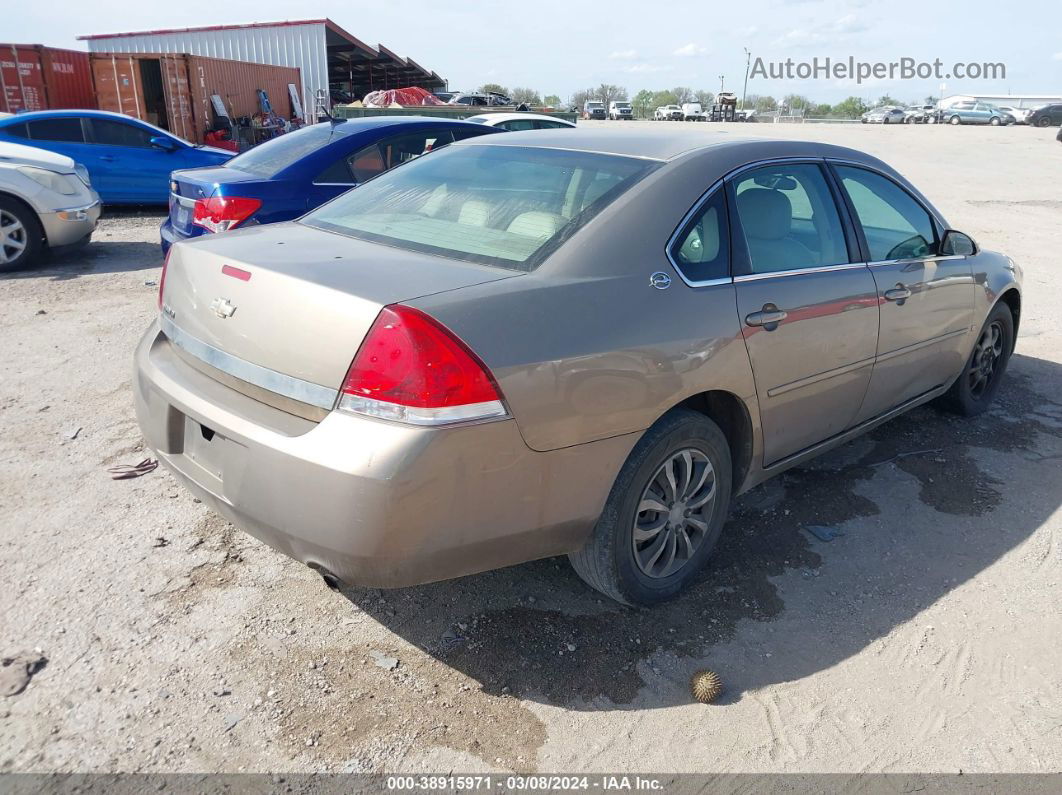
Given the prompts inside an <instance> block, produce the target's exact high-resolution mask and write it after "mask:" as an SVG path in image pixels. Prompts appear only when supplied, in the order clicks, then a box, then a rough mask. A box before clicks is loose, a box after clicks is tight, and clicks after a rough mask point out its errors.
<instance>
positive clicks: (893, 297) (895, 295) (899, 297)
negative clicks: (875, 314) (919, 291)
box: [885, 284, 911, 301]
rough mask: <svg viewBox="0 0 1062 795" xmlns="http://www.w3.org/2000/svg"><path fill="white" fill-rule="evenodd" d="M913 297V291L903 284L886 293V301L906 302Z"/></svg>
mask: <svg viewBox="0 0 1062 795" xmlns="http://www.w3.org/2000/svg"><path fill="white" fill-rule="evenodd" d="M910 297H911V291H910V290H909V289H908V288H907V287H904V286H903V285H902V284H898V285H896V286H895V287H893V288H892V289H891V290H886V291H885V300H886V301H904V300H906V299H908V298H910Z"/></svg>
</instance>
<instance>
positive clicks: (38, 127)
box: [26, 118, 85, 144]
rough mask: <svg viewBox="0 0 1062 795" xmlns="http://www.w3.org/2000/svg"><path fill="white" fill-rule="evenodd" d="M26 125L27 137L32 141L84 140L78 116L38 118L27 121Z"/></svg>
mask: <svg viewBox="0 0 1062 795" xmlns="http://www.w3.org/2000/svg"><path fill="white" fill-rule="evenodd" d="M26 126H27V127H28V128H29V137H30V138H32V139H33V140H34V141H65V142H68V143H77V144H81V143H84V142H85V134H84V132H83V131H82V129H81V119H78V118H60V119H38V120H37V121H31V122H27V123H26Z"/></svg>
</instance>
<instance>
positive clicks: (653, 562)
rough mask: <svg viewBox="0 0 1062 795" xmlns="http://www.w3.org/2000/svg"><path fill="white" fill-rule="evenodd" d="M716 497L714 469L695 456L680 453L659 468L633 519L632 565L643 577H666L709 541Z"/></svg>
mask: <svg viewBox="0 0 1062 795" xmlns="http://www.w3.org/2000/svg"><path fill="white" fill-rule="evenodd" d="M715 497H716V478H715V469H714V468H713V467H712V462H711V461H709V460H708V456H706V455H705V454H704V453H702V452H701V451H700V450H697V449H694V448H692V447H688V448H685V449H683V450H679V451H678V452H676V453H673V454H672V455H671V456H670V457H669V458H668V459H667V460H666V461H665V462H664V463H663V464H661V465H660V467H659V468H658V469H657V470H656V473H655V474H654V475H653V477H652V478H651V479H650V480H649V484H648V485H647V486H646V487H645V490H644V491H643V492H642V496H641V499H640V500H639V501H638V509H637V513H636V515H635V518H634V532H633V534H632V543H633V545H634V559H635V561H636V562H637V564H638V568H639V569H641V571H642V573H643V574H645V575H647V576H649V577H652V578H654V579H660V578H663V577H669V576H671V575H672V574H674V573H675V572H677V571H679V569H681V568H682V567H683V566H685V565H687V564H688V563H689V562H690V561H691V560H692V559H693V557H694V554H695V553H696V551H697V549H698V547H699V546H700V545H701V543H702V542H703V541H704V540H705V538H706V537H707V535H708V527H709V524H710V523H711V520H712V513H713V511H714V509H715V502H716V499H715Z"/></svg>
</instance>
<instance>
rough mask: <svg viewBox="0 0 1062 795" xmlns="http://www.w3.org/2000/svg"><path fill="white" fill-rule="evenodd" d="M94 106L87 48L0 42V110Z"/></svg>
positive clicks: (94, 94)
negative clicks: (79, 49)
mask: <svg viewBox="0 0 1062 795" xmlns="http://www.w3.org/2000/svg"><path fill="white" fill-rule="evenodd" d="M95 107H96V92H95V91H94V90H93V87H92V68H91V66H90V65H89V56H88V53H87V52H79V51H77V50H60V49H56V48H55V47H45V46H43V45H40V44H0V111H3V112H5V113H17V112H18V111H26V110H46V109H49V108H95Z"/></svg>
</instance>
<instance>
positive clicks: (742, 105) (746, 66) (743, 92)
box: [741, 47, 752, 110]
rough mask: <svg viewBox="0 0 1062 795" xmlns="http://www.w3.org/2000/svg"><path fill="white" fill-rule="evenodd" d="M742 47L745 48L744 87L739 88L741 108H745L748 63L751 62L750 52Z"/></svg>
mask: <svg viewBox="0 0 1062 795" xmlns="http://www.w3.org/2000/svg"><path fill="white" fill-rule="evenodd" d="M743 49H744V50H745V87H744V88H743V89H741V109H742V110H745V97H746V96H747V95H748V93H749V64H751V63H752V53H751V52H749V48H748V47H744V48H743Z"/></svg>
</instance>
